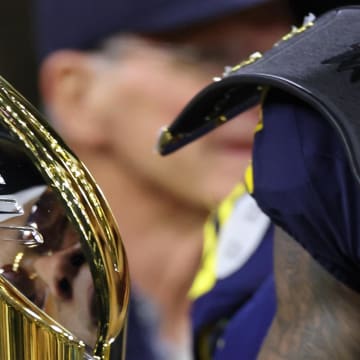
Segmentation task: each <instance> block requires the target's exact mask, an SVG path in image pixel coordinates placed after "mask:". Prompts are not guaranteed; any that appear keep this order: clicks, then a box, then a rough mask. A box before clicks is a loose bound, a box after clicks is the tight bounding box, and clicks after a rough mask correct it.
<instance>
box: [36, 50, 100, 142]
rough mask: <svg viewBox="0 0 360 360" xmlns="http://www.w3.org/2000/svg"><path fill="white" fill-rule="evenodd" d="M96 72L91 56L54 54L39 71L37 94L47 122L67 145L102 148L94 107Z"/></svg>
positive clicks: (68, 51)
mask: <svg viewBox="0 0 360 360" xmlns="http://www.w3.org/2000/svg"><path fill="white" fill-rule="evenodd" d="M96 76H97V73H96V69H95V67H94V65H93V61H92V58H91V55H87V54H83V53H81V52H78V51H72V50H64V51H57V52H55V53H54V54H52V55H50V56H49V57H48V58H47V59H46V60H45V61H44V63H43V64H42V66H41V69H40V82H39V84H40V92H41V95H42V99H43V103H44V107H45V110H46V111H47V112H48V115H49V116H50V121H52V122H53V123H54V126H55V127H56V128H57V130H58V131H59V132H60V134H61V135H62V136H63V137H64V139H65V140H66V141H67V142H68V143H69V144H70V145H77V146H104V145H105V144H104V142H105V141H106V136H105V134H104V124H102V123H101V119H102V116H101V114H99V113H98V112H97V111H96V110H97V108H96V106H95V107H94V105H95V104H94V99H93V98H92V91H93V87H94V86H95V85H96V81H95V78H96Z"/></svg>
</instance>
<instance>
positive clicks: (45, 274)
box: [34, 245, 86, 300]
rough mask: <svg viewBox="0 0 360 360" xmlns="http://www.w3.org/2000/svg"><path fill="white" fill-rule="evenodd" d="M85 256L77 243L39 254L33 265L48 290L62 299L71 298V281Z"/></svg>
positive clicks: (84, 260) (83, 261) (83, 262)
mask: <svg viewBox="0 0 360 360" xmlns="http://www.w3.org/2000/svg"><path fill="white" fill-rule="evenodd" d="M85 262H86V259H85V256H84V254H83V252H82V250H81V249H80V246H79V245H75V246H73V247H71V248H69V249H65V250H60V251H57V252H55V253H53V254H51V255H47V256H46V255H45V256H41V257H40V258H39V259H38V260H36V261H35V264H34V267H35V271H36V272H37V274H38V276H39V277H40V278H41V279H42V280H43V281H44V282H45V283H46V284H47V286H48V287H49V289H50V292H51V293H52V294H53V295H54V296H56V297H59V298H61V299H62V300H71V299H72V296H73V281H74V279H75V278H76V276H77V275H78V273H79V270H80V267H81V266H82V265H83V264H85Z"/></svg>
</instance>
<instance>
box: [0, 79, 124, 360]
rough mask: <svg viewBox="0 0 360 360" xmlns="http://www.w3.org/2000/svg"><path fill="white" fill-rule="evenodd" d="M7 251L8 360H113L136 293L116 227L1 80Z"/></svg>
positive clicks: (2, 353)
mask: <svg viewBox="0 0 360 360" xmlns="http://www.w3.org/2000/svg"><path fill="white" fill-rule="evenodd" d="M0 248H1V249H2V252H1V251H0V253H2V254H3V255H1V256H0V312H1V314H0V327H1V328H0V359H1V360H7V359H9V360H10V359H18V360H21V359H24V360H35V359H36V360H39V359H40V360H42V359H44V360H45V359H59V360H67V359H104V360H105V359H108V357H109V351H110V345H111V343H112V342H113V341H114V339H115V337H116V336H117V335H118V334H119V332H120V331H121V329H122V328H123V327H124V324H125V322H126V314H127V305H128V301H129V291H130V290H129V274H128V267H127V260H126V256H125V252H124V248H123V245H122V242H121V238H120V235H119V232H118V228H117V224H116V222H115V220H114V217H113V215H112V213H111V211H110V209H109V206H108V204H107V202H106V200H105V199H104V197H103V195H102V193H101V191H100V190H99V188H98V187H97V185H96V183H95V181H94V180H93V178H92V177H91V175H90V174H89V172H88V171H87V169H86V168H85V166H84V165H83V164H82V163H81V162H80V161H79V160H78V159H77V157H76V156H75V155H74V154H73V153H72V152H71V150H70V149H69V148H68V147H67V146H66V145H65V144H64V142H63V141H62V140H61V139H60V138H59V136H58V135H57V134H56V133H55V132H54V131H53V130H52V129H51V127H50V126H49V125H48V124H47V123H46V122H45V121H44V120H43V119H42V118H41V116H40V115H39V113H38V112H37V111H36V110H35V109H34V108H33V107H32V106H31V104H29V103H28V102H27V101H26V100H25V99H24V98H23V97H22V96H21V95H19V94H18V93H17V91H16V90H15V89H14V88H12V86H11V85H9V84H8V83H7V82H6V81H5V80H3V79H1V78H0ZM55 264H58V265H59V266H58V267H57V268H56V271H59V270H61V272H62V275H61V276H60V275H58V274H59V272H57V273H56V272H54V274H52V273H51V271H52V270H53V268H54V267H55ZM40 265H41V266H40ZM70 270H71V271H70ZM50 275H51V276H50ZM29 289H32V291H31V293H29V291H30V290H29ZM82 289H83V290H82ZM39 294H41V296H39Z"/></svg>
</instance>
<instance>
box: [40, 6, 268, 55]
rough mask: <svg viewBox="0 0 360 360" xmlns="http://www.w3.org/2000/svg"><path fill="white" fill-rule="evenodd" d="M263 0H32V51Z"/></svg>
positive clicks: (170, 26)
mask: <svg viewBox="0 0 360 360" xmlns="http://www.w3.org/2000/svg"><path fill="white" fill-rule="evenodd" d="M267 1H268V0H206V1H197V2H196V1H194V0H76V1H73V0H61V1H59V0H36V2H35V6H36V8H35V14H34V15H35V18H36V33H37V42H38V56H39V58H40V59H43V58H44V57H46V56H47V55H48V54H50V53H51V52H53V51H55V50H58V49H64V48H73V49H89V48H93V47H95V46H97V45H98V44H99V43H100V42H101V41H102V40H104V39H105V38H106V37H108V36H111V35H114V34H116V33H142V34H147V33H160V32H166V31H174V30H177V29H180V28H186V27H187V26H191V25H194V24H197V23H200V22H204V21H207V20H210V19H213V18H217V17H220V16H224V15H226V14H230V13H233V12H234V11H241V10H245V9H247V8H250V7H253V6H256V5H258V4H261V3H265V2H267Z"/></svg>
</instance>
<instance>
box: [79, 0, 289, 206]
mask: <svg viewBox="0 0 360 360" xmlns="http://www.w3.org/2000/svg"><path fill="white" fill-rule="evenodd" d="M270 10H271V9H270V8H267V7H264V8H259V9H258V10H257V11H255V9H253V10H251V11H248V12H246V13H242V14H239V15H237V16H233V17H228V18H224V19H222V20H218V21H216V22H213V23H209V24H208V25H203V26H201V27H199V28H197V29H192V31H190V30H189V31H186V32H182V33H177V34H173V35H169V36H168V37H165V36H164V37H153V38H151V39H141V40H139V41H134V42H133V43H131V41H132V40H130V43H129V44H128V46H126V47H123V46H122V42H123V39H121V38H119V39H116V38H114V39H113V40H112V41H111V43H110V44H109V48H108V49H105V50H104V52H105V54H104V55H105V58H107V57H108V60H105V61H104V62H101V65H99V66H98V67H96V66H95V67H94V71H95V73H96V77H95V81H93V82H92V84H91V86H92V92H91V97H90V98H91V101H92V103H93V106H92V110H91V112H92V116H97V117H98V119H101V121H103V131H104V133H105V135H106V136H107V137H108V140H109V144H110V146H107V151H109V155H108V159H110V157H111V159H112V161H113V165H114V171H122V172H125V171H126V172H128V173H129V174H132V175H133V176H134V179H139V180H140V183H142V182H145V183H147V186H150V187H151V186H153V187H154V188H156V189H162V190H163V191H164V190H165V191H167V192H169V193H171V194H172V195H175V196H177V197H179V198H181V199H184V200H185V201H187V202H191V203H193V204H194V205H196V206H199V207H203V206H204V205H205V206H211V205H213V204H215V203H216V202H218V201H219V200H220V199H221V198H223V197H224V196H225V195H226V194H227V193H228V192H229V191H230V190H231V188H232V187H233V185H234V184H235V183H236V182H237V181H239V180H241V179H242V175H243V172H244V169H245V167H246V166H247V165H248V162H249V159H250V155H251V146H252V138H253V130H254V127H255V125H256V123H257V121H258V114H257V112H258V111H257V109H252V110H250V111H248V112H247V113H244V114H242V115H241V119H237V120H236V121H231V122H229V123H228V124H226V125H224V126H222V127H220V128H219V129H217V130H216V131H214V132H212V133H211V134H209V135H207V136H205V137H204V138H202V139H200V140H198V141H196V142H195V143H193V144H191V145H189V146H187V147H185V148H184V149H182V150H181V151H179V152H176V153H175V154H173V155H171V156H169V157H165V158H162V157H160V156H159V155H158V154H157V153H156V152H155V150H154V146H155V144H156V142H157V137H158V134H159V129H160V127H162V126H164V125H168V124H170V123H171V122H172V121H173V119H174V118H175V117H176V116H177V114H179V112H180V111H181V109H182V108H183V107H184V106H185V105H186V104H187V102H188V101H189V100H190V99H191V98H192V97H193V96H194V95H195V94H196V93H197V92H198V91H199V90H201V89H202V88H203V87H204V86H205V85H207V84H209V83H210V82H211V81H212V78H213V77H214V76H219V75H221V74H222V72H223V69H224V66H226V65H235V64H236V63H238V62H240V61H242V60H244V58H247V57H248V56H249V55H250V54H251V53H253V52H255V51H263V50H265V49H268V48H270V47H271V46H272V45H273V44H274V42H276V41H277V40H278V39H279V37H280V36H281V35H283V34H285V33H286V32H288V31H289V29H290V20H289V17H288V16H287V15H283V14H281V15H278V14H277V12H276V11H273V12H272V13H270V14H269V11H270ZM117 42H118V43H117ZM167 43H169V44H171V46H167V45H166V44H167ZM106 52H109V54H110V56H108V55H109V54H106ZM95 104H96V105H95ZM80 155H82V154H80ZM82 157H83V158H84V159H86V156H83V155H82ZM89 166H90V168H91V170H92V172H93V173H94V175H95V177H96V176H97V169H96V164H95V165H94V166H92V165H91V164H89ZM100 185H102V186H103V188H104V189H105V192H106V187H107V186H106V184H102V183H100ZM110 201H111V199H110Z"/></svg>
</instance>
